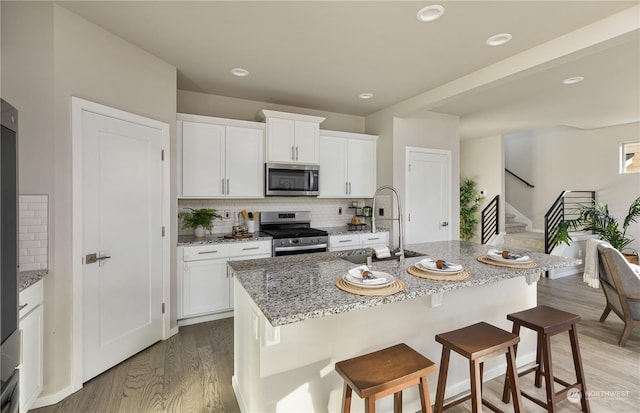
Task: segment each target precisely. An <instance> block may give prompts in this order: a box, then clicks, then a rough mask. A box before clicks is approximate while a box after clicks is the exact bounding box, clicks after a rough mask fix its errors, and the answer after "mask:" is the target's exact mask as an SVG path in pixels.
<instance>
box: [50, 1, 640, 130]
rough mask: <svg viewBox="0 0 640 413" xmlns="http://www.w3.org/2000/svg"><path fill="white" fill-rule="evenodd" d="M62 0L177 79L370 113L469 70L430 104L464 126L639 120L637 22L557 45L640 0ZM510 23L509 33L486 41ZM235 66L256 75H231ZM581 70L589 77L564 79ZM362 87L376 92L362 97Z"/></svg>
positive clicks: (221, 91) (249, 95) (200, 87)
mask: <svg viewBox="0 0 640 413" xmlns="http://www.w3.org/2000/svg"><path fill="white" fill-rule="evenodd" d="M56 3H58V4H60V5H62V6H63V7H65V8H67V9H69V10H71V11H73V12H75V13H77V14H79V15H80V16H82V17H84V18H85V19H87V20H89V21H92V22H94V23H95V24H97V25H99V26H101V27H103V28H105V29H106V30H108V31H109V32H112V33H114V34H116V35H118V36H120V37H122V38H124V39H125V40H127V41H129V42H131V43H133V44H135V45H137V46H139V47H141V48H142V49H145V50H147V51H148V52H150V53H152V54H153V55H155V56H157V57H159V58H161V59H163V60H165V61H167V62H168V63H170V64H172V65H174V66H175V67H177V70H178V88H179V89H183V90H191V91H196V92H203V93H209V94H214V95H221V96H230V97H237V98H243V99H250V100H256V101H262V102H268V103H276V104H282V105H288V106H295V107H303V108H310V109H317V110H324V111H330V112H338V113H345V114H352V115H357V116H367V115H370V114H372V113H374V112H377V111H379V110H382V109H385V108H388V107H390V106H392V105H395V104H397V103H398V102H401V101H405V100H406V99H409V98H412V97H415V96H419V95H421V94H427V95H428V94H429V93H430V92H434V91H439V90H440V89H442V88H443V87H446V86H452V85H454V86H455V85H456V84H464V83H465V82H467V81H468V80H469V79H470V78H472V77H473V76H475V77H476V80H475V81H474V82H471V83H473V84H474V86H473V87H466V88H465V87H463V88H462V89H460V88H459V87H458V88H455V87H454V88H453V89H454V90H458V92H456V93H449V94H447V95H446V97H445V98H440V97H438V98H431V99H427V100H428V102H427V103H426V104H425V105H424V109H428V110H433V111H436V112H442V113H449V114H454V115H459V116H461V119H462V120H461V134H462V136H463V137H464V138H472V137H481V136H488V135H493V134H497V133H508V132H515V131H520V130H526V129H534V128H540V127H547V126H553V125H558V124H563V125H570V126H574V127H580V128H587V129H589V128H597V127H603V126H609V125H615V124H622V123H628V122H633V121H638V120H640V83H639V82H640V80H639V79H640V34H639V30H638V27H639V26H640V25H639V24H638V22H635V27H636V28H635V30H632V31H628V32H627V33H626V34H624V35H620V36H614V37H613V38H610V39H608V40H606V41H604V40H602V41H601V40H600V39H598V36H597V33H596V35H594V36H593V38H594V40H592V41H591V35H588V36H583V37H584V38H585V39H588V40H587V41H586V42H585V45H584V47H582V49H581V50H579V49H580V47H578V48H575V49H574V52H573V53H570V54H566V55H563V56H553V53H550V51H553V50H558V49H562V48H563V43H562V42H561V41H560V40H558V38H559V37H561V36H565V35H566V36H571V32H574V31H576V30H585V29H584V28H585V27H594V25H597V24H599V21H602V20H603V19H606V18H607V17H608V16H611V15H615V14H616V13H620V12H624V11H625V10H627V9H630V8H631V7H635V10H634V11H635V12H636V14H635V16H636V18H637V19H638V21H640V12H637V10H640V9H638V5H639V4H640V1H609V0H607V1H494V2H488V1H437V2H425V1H356V0H354V1H257V2H249V1H196V2H188V1H160V2H156V1H61V2H56ZM429 4H441V5H443V6H444V7H445V13H444V15H443V17H442V18H441V19H439V20H437V21H435V22H432V23H421V22H419V21H418V20H417V19H416V18H415V15H416V12H417V11H418V10H419V9H420V8H421V7H423V6H425V5H429ZM627 11H628V10H627ZM610 25H611V24H610ZM632 26H633V22H632ZM602 27H603V28H604V29H606V28H607V26H606V25H603V26H602ZM594 30H595V29H594ZM503 32H508V33H511V34H512V35H513V40H512V41H511V42H509V43H507V44H506V45H504V46H500V47H489V46H487V45H486V44H485V40H486V39H487V38H488V37H489V36H491V35H494V34H497V33H503ZM596 32H597V30H596ZM589 33H593V31H591V32H589ZM566 36H565V37H566ZM554 39H555V40H554ZM589 41H591V43H589ZM552 44H553V46H554V47H551V45H552ZM538 50H539V52H535V53H534V51H538ZM536 53H537V55H536ZM543 53H547V54H548V56H544V57H542V54H543ZM524 55H528V56H534V57H530V59H529V60H530V62H531V63H530V64H529V65H528V66H526V67H522V68H520V69H518V70H513V71H511V72H510V73H509V74H508V75H505V76H503V77H502V78H495V77H494V78H491V79H487V80H486V81H481V80H478V79H481V74H482V73H485V72H483V71H486V70H487V69H485V68H487V67H488V66H491V65H494V66H496V65H498V66H499V65H502V66H505V67H506V66H507V65H508V64H509V62H511V61H514V62H516V61H517V59H518V58H522V56H524ZM541 62H544V64H542V63H541ZM234 67H243V68H245V69H247V70H249V72H250V75H249V76H248V77H244V78H238V77H234V76H232V75H231V74H230V73H229V71H230V69H232V68H234ZM578 75H580V76H584V77H585V81H584V82H581V83H579V84H576V85H571V86H563V85H562V84H561V83H560V82H561V80H562V79H564V78H566V77H570V76H578ZM478 82H480V83H478ZM362 92H371V93H373V94H374V95H375V96H374V98H373V99H370V100H362V99H359V98H358V94H359V93H362ZM435 95H438V94H437V93H434V96H435Z"/></svg>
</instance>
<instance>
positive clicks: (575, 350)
mask: <svg viewBox="0 0 640 413" xmlns="http://www.w3.org/2000/svg"><path fill="white" fill-rule="evenodd" d="M569 338H570V339H571V352H572V354H573V365H574V366H575V369H576V381H577V382H578V383H580V384H581V385H582V388H581V389H580V390H581V391H582V393H581V397H580V405H581V407H582V411H583V412H585V413H589V412H590V411H591V409H590V408H589V401H588V400H587V385H586V381H585V379H584V369H583V368H582V357H581V356H580V346H579V345H578V332H577V331H576V326H575V325H573V326H572V327H571V330H569Z"/></svg>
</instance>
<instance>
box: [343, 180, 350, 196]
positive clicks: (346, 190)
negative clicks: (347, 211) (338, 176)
mask: <svg viewBox="0 0 640 413" xmlns="http://www.w3.org/2000/svg"><path fill="white" fill-rule="evenodd" d="M344 193H345V195H349V182H346V181H345V183H344Z"/></svg>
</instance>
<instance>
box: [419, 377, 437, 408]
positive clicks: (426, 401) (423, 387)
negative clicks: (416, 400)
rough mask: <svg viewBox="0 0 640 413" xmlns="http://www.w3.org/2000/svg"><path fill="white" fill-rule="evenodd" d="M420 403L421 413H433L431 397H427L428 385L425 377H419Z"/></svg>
mask: <svg viewBox="0 0 640 413" xmlns="http://www.w3.org/2000/svg"><path fill="white" fill-rule="evenodd" d="M418 389H419V390H420V402H421V403H422V413H433V411H432V410H431V397H430V396H429V385H428V383H427V378H426V377H420V385H419V386H418Z"/></svg>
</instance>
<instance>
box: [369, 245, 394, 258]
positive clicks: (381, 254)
mask: <svg viewBox="0 0 640 413" xmlns="http://www.w3.org/2000/svg"><path fill="white" fill-rule="evenodd" d="M373 252H374V253H375V254H376V257H378V258H389V257H390V256H391V251H389V248H388V247H387V246H386V245H377V246H374V247H373Z"/></svg>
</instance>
